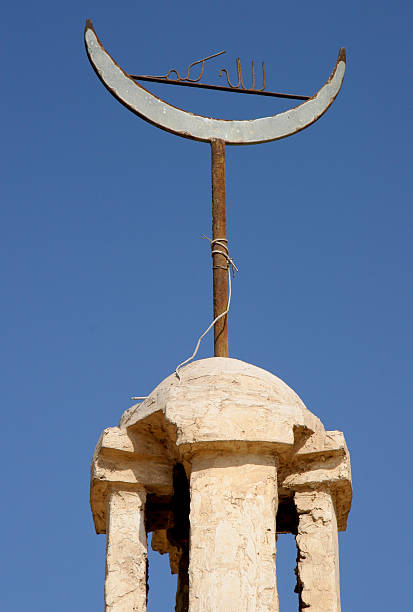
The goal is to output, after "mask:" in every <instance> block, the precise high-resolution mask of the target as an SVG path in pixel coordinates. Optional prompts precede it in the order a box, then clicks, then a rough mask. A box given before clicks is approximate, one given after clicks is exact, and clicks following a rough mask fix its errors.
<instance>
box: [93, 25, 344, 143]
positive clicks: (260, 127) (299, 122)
mask: <svg viewBox="0 0 413 612" xmlns="http://www.w3.org/2000/svg"><path fill="white" fill-rule="evenodd" d="M85 44H86V51H87V54H88V56H89V60H90V62H91V64H92V66H93V68H94V70H95V72H96V74H97V75H98V77H99V78H100V80H101V81H102V83H103V84H104V85H105V87H106V88H107V89H108V90H109V91H110V92H111V94H113V95H114V96H115V98H117V99H118V100H119V102H121V103H122V104H123V105H124V106H126V107H127V108H129V110H131V111H132V112H134V113H136V114H137V115H139V117H142V119H145V120H146V121H149V123H152V124H153V125H156V126H157V127H160V128H162V129H163V130H167V131H168V132H172V133H173V134H177V135H178V136H183V137H184V138H192V139H193V140H200V141H202V142H211V141H212V140H223V141H224V142H225V143H226V144H228V145H246V144H258V143H261V142H270V141H271V140H278V139H280V138H286V137H287V136H291V135H292V134H296V133H297V132H299V131H301V130H303V129H305V128H306V127H308V126H309V125H311V124H312V123H314V122H315V121H317V119H319V118H320V117H321V116H322V115H323V114H324V113H325V112H326V110H327V109H328V108H329V106H331V104H332V103H333V102H334V100H335V98H336V96H337V94H338V92H339V91H340V87H341V84H342V82H343V78H344V72H345V68H346V54H345V50H344V49H340V52H339V55H338V58H337V62H336V65H335V67H334V70H333V72H332V73H331V75H330V77H329V79H328V81H327V82H326V84H325V85H323V87H322V88H321V89H320V90H319V91H318V92H317V93H316V94H315V95H314V96H313V97H312V98H310V99H309V100H307V101H306V102H304V103H302V104H300V105H299V106H295V107H294V108H291V109H289V110H287V111H284V112H282V113H279V114H277V115H273V116H272V117H261V118H259V119H249V120H243V121H240V120H226V119H213V118H210V117H204V116H202V115H195V114H193V113H189V112H187V111H184V110H182V109H180V108H177V107H175V106H172V105H171V104H168V103H167V102H165V101H164V100H162V99H161V98H158V97H157V96H155V95H154V94H152V93H151V92H149V91H148V90H147V89H145V88H144V87H142V85H140V84H139V83H137V82H136V81H134V80H133V79H132V78H131V77H130V76H129V75H128V74H127V73H126V72H124V70H122V68H121V67H120V66H118V64H117V63H116V62H115V61H114V59H113V58H112V57H111V56H110V55H109V53H108V52H107V51H106V50H105V48H104V47H103V45H102V43H101V42H100V40H99V38H98V37H97V35H96V32H95V30H94V29H93V25H92V22H91V21H90V20H88V21H87V22H86V28H85Z"/></svg>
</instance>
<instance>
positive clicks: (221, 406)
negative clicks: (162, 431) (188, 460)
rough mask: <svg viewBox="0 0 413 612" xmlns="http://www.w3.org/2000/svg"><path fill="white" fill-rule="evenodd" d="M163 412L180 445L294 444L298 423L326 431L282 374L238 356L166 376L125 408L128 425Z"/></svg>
mask: <svg viewBox="0 0 413 612" xmlns="http://www.w3.org/2000/svg"><path fill="white" fill-rule="evenodd" d="M160 412H161V413H162V414H163V418H164V419H165V421H166V423H169V424H171V425H173V426H174V427H176V431H177V440H176V443H177V444H178V445H180V444H194V443H197V442H211V441H230V440H231V441H234V440H238V441H251V442H268V443H274V444H277V445H278V444H281V445H284V444H287V445H288V446H290V445H291V444H293V443H294V434H295V431H294V430H295V428H300V430H301V431H303V430H306V431H307V435H311V434H312V433H315V432H323V431H324V427H323V425H322V423H321V421H320V420H319V419H318V418H317V417H316V416H315V415H313V414H312V413H311V412H310V411H309V410H308V409H307V408H306V406H305V405H304V403H303V402H302V401H301V399H300V398H299V397H298V395H297V394H296V393H295V392H294V391H293V390H292V389H291V388H290V387H289V386H288V385H287V384H286V383H285V382H283V381H282V380H281V379H280V378H278V377H277V376H274V374H271V373H270V372H267V371H266V370H263V369H262V368H259V367H257V366H254V365H251V364H249V363H245V362H243V361H240V360H238V359H232V358H224V357H211V358H208V359H201V360H199V361H194V362H192V363H190V364H189V365H187V366H185V367H184V368H182V370H180V377H178V376H177V375H176V374H175V373H174V374H171V375H170V376H168V377H167V378H166V379H165V380H164V381H162V382H161V383H160V384H159V385H158V386H157V387H156V388H155V389H154V390H153V391H152V393H151V394H150V395H149V396H148V398H147V399H145V400H144V401H143V402H142V403H140V404H136V405H134V406H132V407H131V408H129V410H127V411H126V412H125V413H124V414H123V416H122V419H121V422H120V427H121V428H122V429H126V428H129V427H133V426H134V425H136V424H137V423H139V422H142V421H143V420H146V419H148V417H150V416H151V415H153V414H155V413H160Z"/></svg>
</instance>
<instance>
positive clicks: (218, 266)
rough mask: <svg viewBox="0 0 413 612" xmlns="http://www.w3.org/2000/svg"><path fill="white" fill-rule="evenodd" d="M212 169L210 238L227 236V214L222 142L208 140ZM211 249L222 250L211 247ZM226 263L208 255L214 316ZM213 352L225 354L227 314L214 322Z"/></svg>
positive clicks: (222, 305)
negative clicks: (209, 257)
mask: <svg viewBox="0 0 413 612" xmlns="http://www.w3.org/2000/svg"><path fill="white" fill-rule="evenodd" d="M211 170H212V239H213V240H217V239H219V238H221V239H224V240H226V238H227V216H226V205H225V142H224V141H223V140H212V141H211ZM212 250H222V249H219V247H218V246H215V247H214V246H213V249H212ZM227 267H228V263H227V260H226V258H225V257H224V256H223V255H221V254H220V253H214V255H213V258H212V275H213V294H214V297H213V301H214V319H215V318H216V317H217V316H218V315H220V314H221V313H222V312H224V311H225V310H226V309H227V304H228V273H227ZM214 355H215V357H228V314H227V315H226V316H225V317H222V318H221V319H219V321H217V322H216V323H215V326H214Z"/></svg>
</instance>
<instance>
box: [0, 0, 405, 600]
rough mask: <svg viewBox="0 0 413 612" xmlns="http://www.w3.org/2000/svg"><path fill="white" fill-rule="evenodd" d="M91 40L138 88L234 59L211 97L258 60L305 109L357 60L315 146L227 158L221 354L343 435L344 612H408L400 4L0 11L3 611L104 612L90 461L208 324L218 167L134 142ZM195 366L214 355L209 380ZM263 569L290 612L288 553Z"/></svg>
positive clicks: (158, 592)
mask: <svg viewBox="0 0 413 612" xmlns="http://www.w3.org/2000/svg"><path fill="white" fill-rule="evenodd" d="M86 17H90V18H92V19H93V21H94V25H95V27H96V29H97V32H98V34H99V35H100V36H101V38H102V40H103V43H104V44H105V46H106V48H107V49H108V50H109V51H110V52H112V53H113V55H114V56H115V57H116V58H117V60H118V61H119V63H120V64H121V65H122V66H123V67H124V68H125V69H126V70H128V71H130V72H141V73H149V74H158V73H163V72H166V71H167V69H168V68H170V67H178V68H181V69H183V68H185V67H186V66H187V65H188V64H189V63H190V62H191V61H194V60H195V59H198V58H200V57H203V56H205V55H208V54H210V53H213V52H216V51H220V50H222V49H226V50H227V52H228V54H227V56H224V59H223V61H221V59H222V58H219V59H218V60H216V63H214V64H211V67H210V69H209V70H210V72H209V73H208V76H209V77H210V78H211V80H212V78H214V75H215V74H216V73H215V70H216V69H217V68H219V67H222V66H227V67H229V68H231V69H232V70H233V69H234V66H235V63H234V60H235V57H236V56H237V55H240V56H241V58H242V60H243V65H244V66H247V64H248V63H249V62H250V60H251V59H255V60H256V62H260V61H261V60H262V59H264V60H265V62H266V68H267V82H268V87H269V88H271V89H275V90H281V91H292V92H297V93H301V92H303V93H304V94H310V95H311V94H312V93H313V92H314V91H315V90H316V89H318V88H319V87H320V86H321V84H322V83H323V82H324V81H325V80H326V78H327V77H328V75H329V73H330V71H331V68H332V66H333V65H334V63H335V60H336V56H337V52H338V49H339V47H340V46H345V47H346V48H347V53H348V70H347V74H346V78H345V81H344V85H343V89H342V92H341V94H340V96H339V98H338V99H337V101H336V102H335V104H334V105H333V106H332V108H331V109H330V110H329V111H328V113H327V114H326V115H325V116H324V117H323V118H322V119H321V120H320V121H319V122H318V123H316V124H315V125H314V126H312V127H311V128H309V129H308V130H306V131H304V132H301V133H300V134H298V135H297V136H294V137H291V138H289V139H286V140H283V141H280V142H275V143H270V144H266V145H259V146H252V147H242V148H234V147H232V148H228V150H227V193H228V202H227V205H228V235H229V238H230V247H231V253H232V255H233V257H234V258H235V261H236V263H237V265H238V267H239V274H238V276H237V277H236V279H235V281H234V290H233V305H232V312H231V319H230V354H231V356H233V357H236V358H239V359H243V360H245V361H248V362H251V363H254V364H256V365H259V366H261V367H263V368H265V369H267V370H270V371H271V372H273V373H274V374H276V375H278V376H280V377H281V378H283V379H284V380H285V381H286V382H287V383H288V384H289V385H290V386H291V387H293V388H294V389H295V390H296V391H297V392H298V394H299V395H300V396H301V397H302V399H303V401H304V402H305V403H306V405H307V406H308V407H309V408H310V410H312V411H313V412H314V413H315V414H317V415H318V416H319V417H320V418H321V419H322V420H323V422H324V424H325V426H326V428H328V429H340V430H342V431H344V433H345V436H346V439H347V442H348V445H349V448H350V451H351V458H352V468H353V478H354V492H355V493H354V503H353V508H352V511H351V514H350V518H349V526H348V531H347V532H346V533H345V534H342V535H341V536H340V552H341V583H342V602H343V610H344V611H345V612H364V611H366V610H374V611H375V612H389V611H391V610H407V607H408V601H410V600H411V596H410V590H411V586H410V583H411V571H412V567H411V553H410V547H409V545H408V540H409V539H410V531H409V529H408V520H409V514H410V513H411V507H412V503H413V499H412V493H411V468H410V462H411V446H412V444H411V426H412V417H411V414H412V348H411V347H412V341H411V332H412V317H411V312H412V284H411V268H412V260H411V257H412V217H413V213H412V201H411V200H412V198H411V193H412V187H411V183H412V172H411V157H412V153H411V138H412V94H413V91H412V70H411V63H412V59H411V34H412V17H413V8H412V3H411V2H408V1H407V0H405V1H401V0H393V1H392V2H388V1H386V2H385V1H383V0H374V1H373V0H367V1H364V0H363V1H361V2H360V1H356V0H347V2H342V3H341V2H331V0H329V1H326V0H319V1H317V2H308V1H305V2H304V1H296V2H294V3H285V2H277V1H272V2H269V1H260V0H257V1H256V2H246V1H245V0H239V1H238V2H221V1H220V2H218V1H217V0H210V1H209V2H203V3H194V2H188V1H187V0H181V1H180V2H179V3H176V2H163V1H162V0H161V1H160V2H158V3H152V4H151V3H141V2H136V1H132V0H125V1H124V2H107V1H105V0H103V1H102V0H100V1H99V2H98V1H96V0H94V1H92V0H86V1H84V0H83V1H82V2H80V0H73V1H72V2H69V3H65V4H60V3H56V2H51V1H50V0H44V1H43V2H40V3H39V2H35V3H34V2H32V3H21V2H15V3H10V2H9V3H6V5H5V6H4V7H3V20H2V21H3V24H2V33H1V46H2V50H1V55H2V80H3V84H4V85H5V87H4V88H3V94H2V96H1V99H0V104H1V107H2V108H1V111H2V112H1V118H2V123H3V125H2V130H1V132H2V143H3V147H2V161H1V171H2V174H3V181H2V223H1V244H0V249H1V293H2V297H1V308H2V316H1V321H2V326H3V333H2V337H3V339H2V354H1V375H2V411H3V415H2V427H3V438H2V444H1V455H2V465H3V479H2V490H3V491H2V492H3V494H2V500H3V501H2V504H1V523H0V524H1V526H2V530H3V532H2V551H3V552H2V555H1V562H0V563H1V568H0V576H1V581H2V582H3V585H2V586H1V588H0V608H1V609H2V610H4V611H5V612H22V611H26V610H30V611H31V612H56V611H57V610H58V611H59V612H69V611H70V612H73V611H74V610H76V611H80V612H90V611H91V610H102V609H103V580H104V548H105V538H104V536H97V535H95V533H94V529H93V524H92V520H91V514H90V510H89V500H88V494H89V493H88V488H89V464H90V459H91V455H92V452H93V449H94V446H95V444H96V441H97V439H98V437H99V435H100V432H101V431H102V429H103V428H105V427H108V426H112V425H116V424H117V423H118V420H119V418H120V415H121V414H122V412H123V411H124V410H125V409H126V408H128V407H129V406H130V404H131V402H130V400H129V396H131V395H146V394H147V393H149V392H150V391H151V389H152V388H153V387H154V386H155V385H156V384H157V383H158V382H159V381H161V380H162V379H163V378H165V377H166V376H167V375H168V374H169V373H170V372H171V371H172V370H173V369H174V368H175V366H176V364H177V363H179V362H180V361H182V360H183V359H185V358H186V357H187V356H188V355H190V354H191V352H192V349H193V346H194V342H195V340H196V338H197V337H198V335H199V333H200V332H201V331H202V330H203V329H204V328H205V327H206V325H207V324H208V323H209V321H210V318H211V272H210V265H211V262H210V254H209V249H208V244H207V243H206V241H202V240H201V239H200V235H201V234H202V233H206V234H208V233H210V166H209V164H210V158H209V155H210V153H209V147H208V145H206V144H202V143H196V142H192V141H187V140H184V139H180V138H178V137H176V136H173V135H170V134H167V133H165V132H162V131H160V130H158V129H156V128H154V127H152V126H150V125H149V124H146V123H145V122H143V121H142V120H140V119H139V118H137V117H135V116H134V115H132V114H131V113H130V112H129V111H127V110H126V109H124V108H123V107H122V106H121V105H120V104H119V103H118V102H116V101H115V100H114V98H112V97H111V96H110V95H109V94H108V93H107V91H106V90H105V89H104V88H103V86H102V85H101V83H100V82H99V81H98V79H97V78H96V76H95V74H94V73H93V71H92V70H91V68H90V66H89V63H88V61H87V58H86V55H85V51H84V47H83V40H82V37H83V27H84V22H85V19H86ZM161 87H162V86H161V85H159V86H158V88H156V87H154V88H153V91H156V92H158V93H160V92H161V91H162V95H163V96H165V97H166V98H167V99H168V100H169V101H170V102H171V103H173V104H178V105H182V106H184V107H186V108H188V109H189V110H192V111H194V112H200V113H204V114H212V115H215V116H223V117H226V118H229V117H254V116H261V115H267V114H274V113H275V112H277V111H278V110H281V109H282V108H285V104H284V103H281V102H279V101H277V100H271V99H260V98H255V97H250V96H245V98H246V99H244V98H243V97H242V96H235V95H231V96H230V95H229V94H212V93H209V92H202V93H199V92H192V91H189V90H184V88H173V87H170V88H169V89H168V91H165V89H166V88H164V89H162V90H161ZM174 89H176V90H177V91H175V90H174ZM238 98H241V99H238ZM211 354H212V339H211V338H210V337H209V338H207V339H206V341H205V343H204V344H203V346H202V348H201V352H200V356H201V357H207V356H210V355H211ZM287 540H288V539H287ZM279 550H280V553H279V565H280V566H281V569H280V572H279V575H280V578H279V582H280V591H281V597H282V609H281V612H292V611H295V610H297V604H296V596H294V595H290V594H289V593H288V591H289V590H291V589H292V585H293V583H294V578H293V576H292V569H293V566H294V553H293V550H292V547H291V542H288V541H284V540H282V538H280V546H279ZM151 561H152V559H151ZM163 561H164V560H163ZM283 561H284V563H283ZM151 567H152V572H151V590H150V607H149V609H150V610H151V612H155V611H156V612H158V611H168V610H172V609H173V603H172V601H173V598H172V595H171V593H172V587H171V584H172V582H173V581H172V580H171V579H169V578H168V575H167V570H166V568H165V564H164V563H158V562H155V561H154V562H153V563H152V564H151Z"/></svg>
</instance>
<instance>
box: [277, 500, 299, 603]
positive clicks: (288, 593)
mask: <svg viewBox="0 0 413 612" xmlns="http://www.w3.org/2000/svg"><path fill="white" fill-rule="evenodd" d="M297 527H298V515H297V510H296V507H295V504H294V500H293V499H292V498H285V499H284V498H281V499H280V501H279V505H278V512H277V590H278V598H279V602H280V610H281V612H297V610H298V597H297V591H296V586H297V577H296V571H295V568H296V565H297V544H296V541H295V536H296V535H297Z"/></svg>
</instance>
